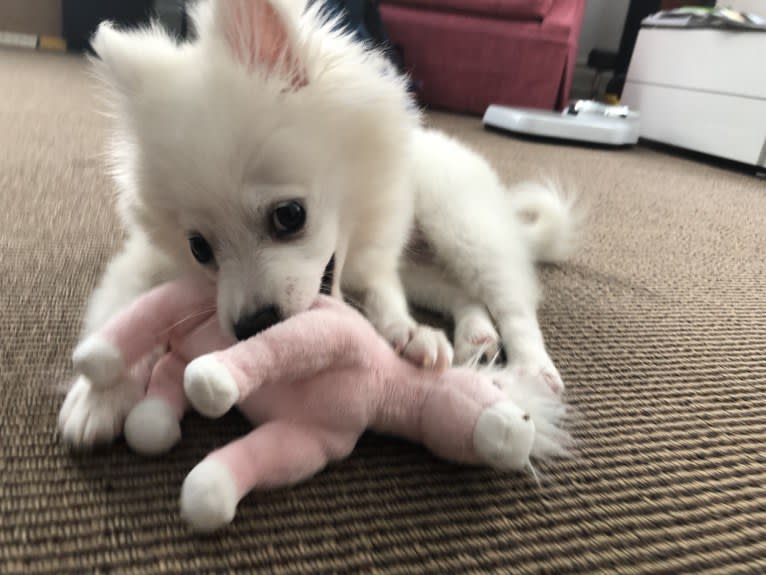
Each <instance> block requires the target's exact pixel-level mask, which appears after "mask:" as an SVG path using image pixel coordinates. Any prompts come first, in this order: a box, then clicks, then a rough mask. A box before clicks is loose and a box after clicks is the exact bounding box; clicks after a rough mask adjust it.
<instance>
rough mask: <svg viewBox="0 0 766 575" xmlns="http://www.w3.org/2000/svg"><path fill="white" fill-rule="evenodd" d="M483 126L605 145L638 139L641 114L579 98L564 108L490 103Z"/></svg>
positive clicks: (624, 144) (626, 143) (620, 143)
mask: <svg viewBox="0 0 766 575" xmlns="http://www.w3.org/2000/svg"><path fill="white" fill-rule="evenodd" d="M482 121H483V122H484V125H485V126H490V127H493V128H499V129H502V130H508V131H509V132H516V133H519V134H525V135H529V136H541V137H545V138H556V139H559V140H574V141H578V142H589V143H593V144H602V145H605V146H627V145H632V144H635V143H637V142H638V136H639V127H640V116H639V114H638V112H636V111H633V110H628V109H627V108H626V107H624V106H606V105H603V104H599V103H596V102H590V101H587V100H581V101H579V102H577V103H576V104H574V105H572V106H570V107H568V108H567V109H566V110H564V111H563V112H548V111H546V110H534V109H531V108H510V107H507V106H498V105H494V104H493V105H491V106H490V107H489V108H487V111H486V112H485V113H484V118H483V120H482Z"/></svg>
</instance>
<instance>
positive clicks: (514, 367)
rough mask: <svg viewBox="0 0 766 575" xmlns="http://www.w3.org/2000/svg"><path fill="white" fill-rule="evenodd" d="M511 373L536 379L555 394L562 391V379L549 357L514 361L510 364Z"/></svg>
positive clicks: (528, 378)
mask: <svg viewBox="0 0 766 575" xmlns="http://www.w3.org/2000/svg"><path fill="white" fill-rule="evenodd" d="M510 370H511V373H513V374H514V375H516V376H517V377H518V378H520V379H525V380H528V381H529V380H532V381H536V382H537V383H538V384H539V385H542V386H545V387H547V388H548V389H549V390H550V391H552V392H553V393H554V394H556V395H561V394H562V393H563V392H564V380H563V379H562V378H561V374H559V371H558V370H557V369H556V366H555V365H553V362H552V361H551V360H550V359H547V358H546V359H544V360H542V361H536V362H514V363H512V364H511V366H510Z"/></svg>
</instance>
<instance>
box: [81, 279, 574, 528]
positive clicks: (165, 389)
mask: <svg viewBox="0 0 766 575" xmlns="http://www.w3.org/2000/svg"><path fill="white" fill-rule="evenodd" d="M158 346H161V347H162V348H163V349H167V352H166V353H165V354H164V355H162V356H161V357H160V358H159V360H158V361H157V362H156V363H155V364H154V366H153V370H152V373H151V377H150V379H149V382H148V385H147V387H146V391H145V398H144V399H143V401H141V402H140V403H138V405H136V407H134V409H133V410H132V412H131V413H130V414H129V416H128V418H127V420H126V422H125V429H124V432H125V436H126V440H127V442H128V443H129V445H130V446H131V447H132V448H133V449H135V450H136V451H138V452H140V453H144V454H159V453H163V452H165V451H167V450H168V449H170V448H171V447H172V446H173V444H175V443H176V442H177V441H178V440H179V439H180V436H181V432H180V427H179V421H180V419H181V418H182V417H183V414H184V412H185V411H186V410H187V409H188V407H189V404H190V403H191V405H192V406H193V407H194V408H195V409H196V410H197V411H199V412H200V413H202V414H203V415H206V416H209V417H218V416H220V415H222V414H224V413H225V412H227V411H228V410H229V409H230V408H231V407H232V406H234V405H236V406H237V407H238V408H239V410H240V411H241V412H242V413H243V414H244V415H245V416H246V417H247V418H248V419H249V420H250V421H252V422H253V424H254V425H256V427H255V429H254V430H253V431H252V432H250V433H249V434H247V435H246V436H244V437H242V438H240V439H238V440H236V441H233V442H232V443H230V444H228V445H226V446H224V447H222V448H220V449H218V450H217V451H214V452H213V453H211V454H209V455H208V456H207V457H206V458H205V459H204V460H203V461H202V462H201V463H199V464H198V465H197V466H196V467H195V468H194V469H193V470H192V471H191V472H190V473H189V475H188V476H187V477H186V479H185V481H184V484H183V487H182V491H181V513H182V516H183V517H184V518H185V519H186V520H187V521H188V522H189V523H190V524H191V526H192V527H193V528H195V529H198V530H203V531H208V530H212V529H216V528H218V527H221V526H223V525H225V524H227V523H229V522H230V521H231V520H232V519H233V517H234V514H235V511H236V506H237V503H238V502H239V501H240V499H241V498H242V497H244V496H245V495H246V494H247V493H248V492H249V491H250V490H252V489H256V488H260V489H267V488H273V487H278V486H282V485H290V484H293V483H296V482H299V481H301V480H304V479H306V478H309V477H311V476H312V475H314V474H315V473H317V472H318V471H319V470H321V469H322V468H323V467H325V466H326V465H327V464H328V463H329V462H331V461H337V460H339V459H342V458H344V457H346V456H348V455H349V453H350V452H351V450H352V449H353V448H354V445H355V444H356V442H357V440H358V439H359V437H360V435H361V434H362V433H363V432H364V431H365V430H366V429H371V430H374V431H377V432H381V433H388V434H393V435H397V436H400V437H403V438H407V439H409V440H412V441H416V442H420V443H422V444H423V445H425V446H426V447H428V448H429V449H430V450H431V451H432V452H433V453H435V454H437V455H439V456H441V457H443V458H445V459H449V460H451V461H455V462H460V463H467V464H484V465H488V466H490V467H493V468H496V469H501V470H521V469H523V468H525V467H526V466H527V465H529V460H530V456H535V457H548V456H552V455H563V454H565V444H566V443H567V439H568V436H567V435H566V433H565V432H563V431H562V430H561V429H560V428H559V427H558V423H559V421H560V418H561V417H562V415H563V409H564V408H563V405H562V404H561V403H560V402H559V400H558V398H556V397H554V396H553V395H549V394H548V392H547V391H544V390H546V389H547V386H545V384H544V383H543V382H524V381H522V379H523V378H521V377H519V374H513V373H510V372H507V371H483V372H480V371H476V370H474V369H469V368H450V369H447V370H445V371H441V372H439V371H437V370H426V369H418V368H417V367H414V366H413V365H411V364H410V363H409V362H407V361H406V360H404V359H402V358H400V357H399V356H398V355H397V354H396V352H395V351H394V350H393V349H392V348H391V347H390V346H389V344H388V343H387V342H386V341H385V340H384V339H383V338H382V337H380V336H379V335H378V334H377V332H376V331H375V330H374V328H373V327H372V326H371V325H370V324H369V323H368V322H367V320H366V319H365V318H363V317H362V316H361V315H360V314H359V313H358V312H357V311H355V310H354V309H353V308H351V307H349V306H348V305H346V304H344V303H342V302H340V301H338V300H335V299H332V298H329V297H326V296H319V297H318V299H317V300H316V302H315V304H314V305H313V307H312V308H311V309H310V310H309V311H307V312H305V313H302V314H300V315H297V316H295V317H293V318H290V319H288V320H285V321H283V322H282V323H280V324H277V325H276V326H274V327H272V328H270V329H268V330H266V331H264V332H262V333H260V334H258V335H257V336H255V337H252V338H251V339H249V340H246V341H244V342H240V343H236V342H235V341H234V340H233V339H231V338H229V337H228V336H225V335H224V334H223V333H222V332H221V330H220V328H219V325H218V323H217V320H216V317H215V305H214V288H213V286H210V285H207V284H202V283H199V282H196V281H191V280H186V279H184V280H178V281H175V282H170V283H167V284H164V285H162V286H160V287H158V288H156V289H154V290H153V291H150V292H149V293H147V294H146V295H144V296H142V297H141V298H139V299H138V300H137V301H136V302H134V303H133V304H132V305H130V306H128V308H127V309H125V310H124V311H123V312H122V313H120V314H118V315H117V316H116V317H114V319H113V320H112V321H110V322H109V323H108V324H107V325H106V326H105V327H104V329H102V330H101V331H100V332H98V333H96V334H93V335H92V336H90V337H89V338H87V339H86V340H85V341H84V342H83V343H82V344H81V345H79V346H78V347H77V349H76V350H75V352H74V364H75V368H76V369H77V370H78V371H79V372H80V373H81V374H82V375H84V376H85V377H87V378H88V379H89V380H90V381H91V384H92V385H94V386H111V385H125V384H124V383H117V382H122V381H124V380H125V378H124V377H122V376H123V374H125V373H126V371H127V370H129V369H130V368H131V366H133V365H134V364H136V362H138V360H140V359H141V358H142V357H145V356H147V354H150V353H151V351H152V349H156V348H157V347H158ZM218 350H222V351H218ZM187 364H188V365H187ZM144 384H145V383H141V385H144ZM184 392H185V393H184Z"/></svg>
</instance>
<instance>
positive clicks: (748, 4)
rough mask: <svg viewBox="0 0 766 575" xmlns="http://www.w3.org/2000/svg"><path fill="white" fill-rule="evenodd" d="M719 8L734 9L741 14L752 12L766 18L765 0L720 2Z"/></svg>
mask: <svg viewBox="0 0 766 575" xmlns="http://www.w3.org/2000/svg"><path fill="white" fill-rule="evenodd" d="M717 6H721V7H723V8H734V9H735V10H739V11H741V12H752V13H753V14H758V16H763V17H764V18H766V2H765V1H764V0H719V1H718V3H717Z"/></svg>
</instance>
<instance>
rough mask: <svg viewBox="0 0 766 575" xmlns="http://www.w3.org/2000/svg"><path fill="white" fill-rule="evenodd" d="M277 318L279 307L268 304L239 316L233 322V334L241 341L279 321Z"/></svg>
mask: <svg viewBox="0 0 766 575" xmlns="http://www.w3.org/2000/svg"><path fill="white" fill-rule="evenodd" d="M279 320H280V317H279V309H278V308H277V307H276V306H274V305H268V306H266V307H262V308H261V309H259V310H258V311H256V312H255V313H253V314H250V315H247V316H245V317H241V318H239V321H237V323H235V324H234V335H235V336H237V339H238V340H239V341H242V340H243V339H247V338H249V337H253V336H254V335H256V334H257V333H260V332H262V331H263V330H264V329H268V328H270V327H271V326H272V325H274V324H275V323H279Z"/></svg>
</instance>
